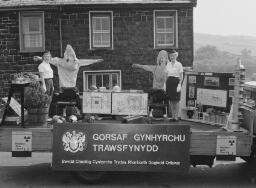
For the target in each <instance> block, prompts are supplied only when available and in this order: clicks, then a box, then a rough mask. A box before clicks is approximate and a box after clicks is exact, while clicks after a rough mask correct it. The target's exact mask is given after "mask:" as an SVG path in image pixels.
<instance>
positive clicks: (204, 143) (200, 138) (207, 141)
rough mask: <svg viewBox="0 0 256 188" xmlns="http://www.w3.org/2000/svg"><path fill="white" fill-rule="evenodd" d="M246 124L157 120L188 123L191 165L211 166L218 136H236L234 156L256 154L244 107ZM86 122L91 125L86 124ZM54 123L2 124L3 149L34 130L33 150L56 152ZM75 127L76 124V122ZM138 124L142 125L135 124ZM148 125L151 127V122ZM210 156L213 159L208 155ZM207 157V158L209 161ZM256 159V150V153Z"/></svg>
mask: <svg viewBox="0 0 256 188" xmlns="http://www.w3.org/2000/svg"><path fill="white" fill-rule="evenodd" d="M242 112H243V116H244V123H243V124H242V126H241V128H240V130H236V131H229V130H227V129H225V128H224V127H220V126H217V125H210V124H206V123H201V122H195V121H188V120H181V121H179V122H164V121H162V120H155V121H154V120H153V121H152V122H151V123H152V124H153V125H154V124H165V125H168V126H170V127H171V126H179V125H188V126H189V127H190V133H191V135H190V147H189V154H190V164H191V165H193V166H196V165H198V164H206V165H209V166H211V165H212V164H213V159H214V158H215V157H216V156H217V155H218V154H217V153H216V147H217V137H218V136H225V137H229V136H231V137H232V136H233V137H236V154H235V156H234V157H242V158H244V159H249V158H250V156H252V152H255V151H253V148H255V145H254V144H255V143H254V142H255V135H254V134H255V133H253V130H254V129H253V122H254V117H255V111H254V110H252V109H249V108H246V107H244V108H243V110H242ZM117 123H120V122H118V121H116V120H101V121H95V122H94V123H93V124H92V125H99V126H100V125H111V126H113V127H114V126H115V124H117ZM84 125H85V126H86V125H91V124H90V123H84ZM53 126H54V125H48V126H47V127H32V126H27V127H24V128H23V127H18V126H1V127H0V151H4V152H11V151H12V133H13V132H18V131H22V132H32V138H33V141H32V151H33V152H52V149H53ZM73 126H74V127H75V125H73ZM134 126H141V125H140V124H134ZM146 126H150V124H147V125H146ZM207 157H209V158H207ZM205 159H206V160H205ZM253 159H254V160H255V153H254V155H253ZM248 161H249V160H248Z"/></svg>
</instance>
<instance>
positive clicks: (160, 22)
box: [154, 11, 178, 48]
mask: <svg viewBox="0 0 256 188" xmlns="http://www.w3.org/2000/svg"><path fill="white" fill-rule="evenodd" d="M177 30H178V27H177V11H154V47H155V48H162V47H166V48H168V47H178V42H177V40H178V32H177Z"/></svg>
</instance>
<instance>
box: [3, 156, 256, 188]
mask: <svg viewBox="0 0 256 188" xmlns="http://www.w3.org/2000/svg"><path fill="white" fill-rule="evenodd" d="M50 162H51V154H50V153H33V157H32V158H27V159H26V158H11V153H4V152H1V153H0V187H1V188H5V187H6V188H9V187H11V188H12V187H14V188H16V187H17V188H23V187H24V188H25V187H26V188H27V187H44V188H46V187H102V188H108V187H122V188H126V187H129V188H135V187H136V188H143V187H145V188H146V187H147V188H148V187H154V188H157V187H164V188H165V187H207V188H208V187H246V188H247V187H254V188H255V187H256V163H255V164H254V165H249V164H247V163H245V162H244V161H243V160H242V159H240V158H237V160H236V162H223V161H217V162H215V163H214V167H213V168H209V167H208V166H203V165H202V166H197V167H196V168H193V167H191V169H190V171H189V173H188V174H187V175H184V176H177V175H173V174H168V173H131V172H129V173H125V172H123V173H119V172H111V173H107V174H106V175H105V176H104V177H103V178H102V179H101V180H100V181H98V182H97V183H96V184H85V183H83V182H81V181H78V179H76V178H75V177H74V176H72V174H70V173H68V172H55V171H52V170H51V166H50Z"/></svg>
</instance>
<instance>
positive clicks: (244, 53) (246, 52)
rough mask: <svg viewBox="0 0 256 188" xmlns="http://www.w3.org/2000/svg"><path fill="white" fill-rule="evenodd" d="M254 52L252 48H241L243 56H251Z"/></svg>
mask: <svg viewBox="0 0 256 188" xmlns="http://www.w3.org/2000/svg"><path fill="white" fill-rule="evenodd" d="M251 54H252V51H251V50H250V49H247V48H244V49H243V50H241V55H242V56H243V57H250V56H251Z"/></svg>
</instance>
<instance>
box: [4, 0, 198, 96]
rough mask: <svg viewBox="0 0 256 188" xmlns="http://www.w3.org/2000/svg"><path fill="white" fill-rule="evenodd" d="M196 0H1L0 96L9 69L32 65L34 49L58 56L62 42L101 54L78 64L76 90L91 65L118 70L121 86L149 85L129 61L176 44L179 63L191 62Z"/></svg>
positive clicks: (152, 57) (149, 60)
mask: <svg viewBox="0 0 256 188" xmlns="http://www.w3.org/2000/svg"><path fill="white" fill-rule="evenodd" d="M195 6H196V0H0V97H3V96H6V95H7V93H8V88H9V86H10V78H11V75H12V74H14V73H17V72H30V71H37V66H38V62H37V63H36V62H34V61H33V56H34V55H41V54H42V52H43V51H44V50H50V51H51V52H52V55H53V56H58V57H62V56H63V52H64V50H65V46H66V44H71V45H72V47H73V48H74V49H75V52H76V54H77V57H78V58H79V59H86V58H90V59H92V58H103V59H104V61H103V62H100V63H96V64H93V65H90V66H86V67H82V68H80V70H79V74H78V80H77V85H78V87H79V90H80V91H82V90H83V88H84V86H83V82H84V79H83V71H90V70H94V71H95V70H121V83H122V89H147V88H150V87H151V86H152V75H151V74H150V73H148V72H145V71H143V70H139V69H135V68H132V66H131V65H132V64H133V63H139V64H149V65H150V64H155V63H156V57H157V53H158V51H159V50H162V49H167V50H168V49H177V50H178V51H179V54H180V55H179V59H178V60H179V61H181V62H182V64H183V66H192V63H193V8H194V7H195ZM54 70H55V78H54V79H55V80H56V82H55V84H56V86H55V87H56V88H57V87H58V78H57V73H56V69H54ZM104 75H108V73H106V74H104ZM97 76H98V77H97V79H98V78H100V77H101V79H103V73H102V72H98V75H97ZM105 78H106V79H107V80H109V79H110V77H108V76H106V77H105ZM102 83H103V81H102Z"/></svg>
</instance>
